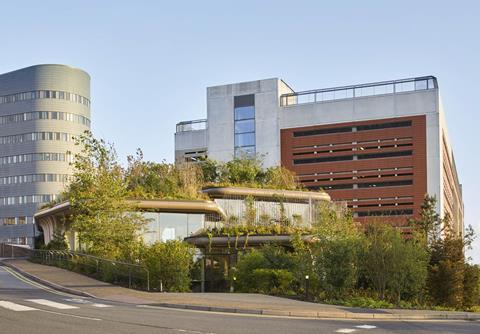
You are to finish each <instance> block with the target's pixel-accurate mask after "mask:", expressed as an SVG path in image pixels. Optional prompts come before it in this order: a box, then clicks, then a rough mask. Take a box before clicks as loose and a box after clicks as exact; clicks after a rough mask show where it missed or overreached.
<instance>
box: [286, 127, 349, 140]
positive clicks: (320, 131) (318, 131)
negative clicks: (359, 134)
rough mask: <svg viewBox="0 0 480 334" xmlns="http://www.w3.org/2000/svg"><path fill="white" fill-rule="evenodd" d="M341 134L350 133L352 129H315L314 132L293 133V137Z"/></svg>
mask: <svg viewBox="0 0 480 334" xmlns="http://www.w3.org/2000/svg"><path fill="white" fill-rule="evenodd" d="M342 132H352V127H351V126H348V127H343V128H329V129H316V130H307V131H295V132H294V133H293V136H294V137H306V136H316V135H326V134H330V133H342Z"/></svg>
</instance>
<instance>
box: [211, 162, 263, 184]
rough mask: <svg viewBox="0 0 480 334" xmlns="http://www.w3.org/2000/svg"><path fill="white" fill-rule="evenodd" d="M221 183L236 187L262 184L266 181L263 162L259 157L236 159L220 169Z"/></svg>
mask: <svg viewBox="0 0 480 334" xmlns="http://www.w3.org/2000/svg"><path fill="white" fill-rule="evenodd" d="M220 170H221V171H220V181H221V182H224V183H230V184H235V185H246V186H248V185H254V184H261V183H263V182H264V179H265V171H264V170H263V168H262V160H261V159H260V158H258V157H253V158H247V157H240V158H235V159H233V160H231V161H228V162H227V163H225V164H223V165H221V167H220Z"/></svg>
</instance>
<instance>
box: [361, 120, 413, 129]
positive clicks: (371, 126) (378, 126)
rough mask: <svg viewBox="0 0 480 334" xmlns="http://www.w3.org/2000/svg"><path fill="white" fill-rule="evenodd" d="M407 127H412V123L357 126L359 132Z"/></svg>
mask: <svg viewBox="0 0 480 334" xmlns="http://www.w3.org/2000/svg"><path fill="white" fill-rule="evenodd" d="M407 126H412V121H403V122H390V123H378V124H367V125H359V126H357V131H367V130H379V129H389V128H403V127H407Z"/></svg>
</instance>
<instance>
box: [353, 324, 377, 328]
mask: <svg viewBox="0 0 480 334" xmlns="http://www.w3.org/2000/svg"><path fill="white" fill-rule="evenodd" d="M355 327H357V328H361V329H374V328H377V326H372V325H360V326H355Z"/></svg>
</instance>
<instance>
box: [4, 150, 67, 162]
mask: <svg viewBox="0 0 480 334" xmlns="http://www.w3.org/2000/svg"><path fill="white" fill-rule="evenodd" d="M33 161H65V162H73V154H69V153H51V152H45V153H28V154H17V155H9V156H6V157H0V165H10V164H20V163H28V162H33Z"/></svg>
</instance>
